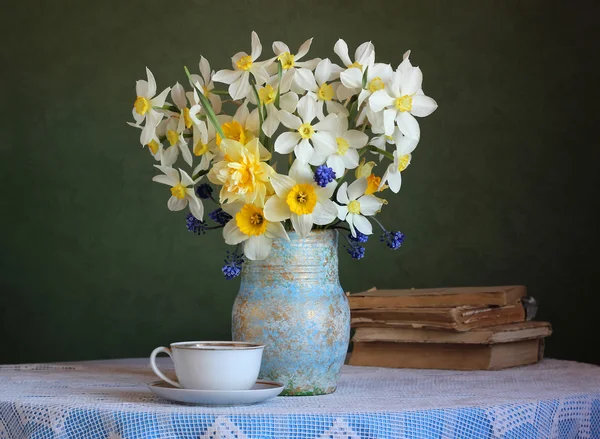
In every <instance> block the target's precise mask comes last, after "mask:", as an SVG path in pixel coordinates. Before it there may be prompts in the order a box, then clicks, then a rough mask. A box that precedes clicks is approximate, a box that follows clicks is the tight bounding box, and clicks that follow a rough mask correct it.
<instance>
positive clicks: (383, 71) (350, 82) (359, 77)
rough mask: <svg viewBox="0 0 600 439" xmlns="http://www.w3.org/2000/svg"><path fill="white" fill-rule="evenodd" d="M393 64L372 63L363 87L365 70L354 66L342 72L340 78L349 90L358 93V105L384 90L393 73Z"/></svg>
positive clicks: (367, 70)
mask: <svg viewBox="0 0 600 439" xmlns="http://www.w3.org/2000/svg"><path fill="white" fill-rule="evenodd" d="M393 72H394V71H393V70H392V66H390V65H389V64H381V63H377V64H370V65H369V66H368V69H366V74H367V77H366V84H365V87H364V88H363V83H362V81H363V71H362V70H361V69H359V68H357V67H352V68H350V69H348V70H346V71H345V72H342V73H340V80H341V81H342V84H344V86H346V87H347V88H348V89H349V90H352V94H356V93H358V91H359V90H360V94H359V95H358V107H359V108H360V106H361V105H362V103H363V102H364V101H365V100H366V99H368V98H369V97H370V96H371V95H372V94H373V93H375V92H376V91H378V90H383V89H384V88H385V85H386V84H387V83H388V82H389V80H390V78H391V77H392V74H393Z"/></svg>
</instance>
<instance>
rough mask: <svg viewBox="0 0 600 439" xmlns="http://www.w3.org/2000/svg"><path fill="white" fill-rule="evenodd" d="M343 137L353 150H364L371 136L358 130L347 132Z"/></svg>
mask: <svg viewBox="0 0 600 439" xmlns="http://www.w3.org/2000/svg"><path fill="white" fill-rule="evenodd" d="M342 137H343V138H344V139H346V141H347V142H348V144H349V145H350V147H351V148H356V149H358V148H362V147H363V146H365V145H366V144H367V142H368V141H369V136H367V135H366V134H365V133H363V132H361V131H358V130H349V131H346V132H345V133H344V134H343V135H342Z"/></svg>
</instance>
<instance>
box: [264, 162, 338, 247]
mask: <svg viewBox="0 0 600 439" xmlns="http://www.w3.org/2000/svg"><path fill="white" fill-rule="evenodd" d="M336 184H337V183H336V182H335V181H332V182H331V183H329V184H328V185H327V187H324V188H323V187H320V186H318V185H317V184H316V183H315V181H314V180H313V172H312V170H311V169H310V166H308V165H307V164H304V163H302V162H300V161H299V160H296V161H294V163H293V164H292V166H291V168H290V176H289V177H288V176H287V175H281V174H273V175H271V185H272V186H273V189H274V190H275V194H276V195H273V196H272V197H270V198H269V199H268V200H267V202H266V203H265V218H266V219H267V220H269V221H284V220H286V219H291V221H292V226H293V227H294V230H295V231H296V232H297V233H298V235H300V236H301V237H305V236H306V235H308V234H309V233H310V231H311V229H312V225H313V224H317V225H326V224H329V223H330V222H331V221H333V220H334V219H335V217H336V216H337V213H338V212H337V206H336V204H335V203H334V202H333V201H331V200H330V198H331V195H333V191H334V190H335V187H336Z"/></svg>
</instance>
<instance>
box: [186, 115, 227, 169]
mask: <svg viewBox="0 0 600 439" xmlns="http://www.w3.org/2000/svg"><path fill="white" fill-rule="evenodd" d="M192 142H193V143H192V145H193V146H192V152H193V154H194V155H195V156H196V157H200V163H199V164H198V165H197V166H196V167H195V168H194V172H193V173H192V175H196V174H197V173H198V172H200V171H205V170H207V169H208V168H209V167H210V163H211V161H212V160H213V159H214V158H215V157H217V156H220V155H221V150H220V149H219V147H218V146H217V143H216V139H215V128H214V127H213V125H212V124H211V123H209V124H208V126H207V124H206V123H205V122H204V121H202V120H198V119H196V120H195V121H194V132H193V139H192Z"/></svg>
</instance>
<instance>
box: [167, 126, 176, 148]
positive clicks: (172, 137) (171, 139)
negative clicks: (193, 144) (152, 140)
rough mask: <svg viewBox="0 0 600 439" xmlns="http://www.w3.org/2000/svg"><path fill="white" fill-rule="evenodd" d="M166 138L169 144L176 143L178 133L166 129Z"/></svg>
mask: <svg viewBox="0 0 600 439" xmlns="http://www.w3.org/2000/svg"><path fill="white" fill-rule="evenodd" d="M167 140H168V141H169V144H170V145H171V146H173V145H176V144H177V142H178V141H179V134H177V131H173V130H169V131H167Z"/></svg>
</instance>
